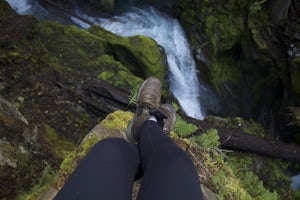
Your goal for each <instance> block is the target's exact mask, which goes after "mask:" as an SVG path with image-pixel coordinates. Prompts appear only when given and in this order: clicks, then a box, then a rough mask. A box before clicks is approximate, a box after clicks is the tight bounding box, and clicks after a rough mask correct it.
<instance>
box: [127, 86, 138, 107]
mask: <svg viewBox="0 0 300 200" xmlns="http://www.w3.org/2000/svg"><path fill="white" fill-rule="evenodd" d="M139 88H140V85H136V86H135V87H133V88H131V90H130V95H129V96H128V99H129V105H131V104H134V105H135V104H136V102H137V95H138V91H139Z"/></svg>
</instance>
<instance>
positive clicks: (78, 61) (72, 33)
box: [38, 21, 107, 68]
mask: <svg viewBox="0 0 300 200" xmlns="http://www.w3.org/2000/svg"><path fill="white" fill-rule="evenodd" d="M38 36H39V39H40V41H41V43H42V44H43V45H44V48H45V50H46V51H47V52H48V53H49V54H50V55H51V56H53V57H56V58H57V59H59V62H60V64H63V65H67V66H68V67H71V68H78V67H80V66H82V65H84V64H85V63H87V62H89V61H90V60H92V59H95V58H97V57H99V56H101V55H102V54H104V53H105V51H106V45H107V43H106V41H104V40H102V39H101V38H99V37H97V36H95V35H93V34H91V33H90V32H88V31H85V30H81V29H79V28H77V27H75V26H70V27H66V26H62V25H60V24H58V23H56V22H48V21H47V22H41V23H39V24H38Z"/></svg>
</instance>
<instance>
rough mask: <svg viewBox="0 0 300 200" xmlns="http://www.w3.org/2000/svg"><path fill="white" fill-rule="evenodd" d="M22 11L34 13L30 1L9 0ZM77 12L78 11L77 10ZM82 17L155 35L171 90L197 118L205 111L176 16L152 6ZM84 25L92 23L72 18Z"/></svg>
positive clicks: (119, 30)
mask: <svg viewBox="0 0 300 200" xmlns="http://www.w3.org/2000/svg"><path fill="white" fill-rule="evenodd" d="M8 2H9V3H10V4H11V5H13V7H14V8H15V9H16V10H17V11H18V12H19V11H20V12H19V13H20V14H28V13H29V14H34V10H32V9H30V8H31V5H29V4H28V1H17V0H8ZM77 14H78V13H77ZM80 15H81V16H82V17H86V18H87V19H89V20H91V21H93V22H94V23H98V24H99V25H100V26H102V27H103V28H105V29H107V30H109V31H111V32H113V33H115V34H117V35H120V36H126V37H129V36H135V35H145V36H148V37H151V38H153V39H154V40H155V41H156V42H157V43H158V44H159V45H160V46H162V47H163V48H164V49H165V52H166V55H167V61H168V66H169V72H170V76H169V77H170V89H171V91H172V92H173V93H174V95H175V97H176V98H177V99H178V101H179V103H180V105H181V107H182V108H183V110H184V111H185V113H186V114H187V115H188V116H190V117H194V118H196V119H203V118H204V117H205V114H204V112H203V110H202V109H201V105H200V96H199V95H200V89H199V81H198V79H197V75H196V69H195V61H194V59H193V57H192V55H191V52H190V49H189V43H188V41H187V39H186V37H185V33H184V31H183V29H182V27H181V26H180V24H179V22H178V21H177V20H176V19H173V18H171V17H169V16H167V15H164V14H163V13H161V12H159V11H157V10H156V9H154V8H152V7H147V8H143V9H141V8H136V7H133V8H130V10H128V11H127V12H124V13H123V14H122V15H120V16H115V17H112V18H110V19H107V18H105V19H104V18H91V17H88V16H86V15H85V14H82V13H81V14H80ZM71 19H72V20H73V21H74V22H75V23H77V24H78V25H80V26H81V27H82V28H88V27H89V25H87V24H85V23H84V22H81V21H80V20H78V19H76V18H74V17H71Z"/></svg>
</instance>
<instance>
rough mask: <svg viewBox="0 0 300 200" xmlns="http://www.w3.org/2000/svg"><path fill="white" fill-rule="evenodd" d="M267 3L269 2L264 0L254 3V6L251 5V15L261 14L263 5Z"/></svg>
mask: <svg viewBox="0 0 300 200" xmlns="http://www.w3.org/2000/svg"><path fill="white" fill-rule="evenodd" d="M267 1H268V0H262V1H259V2H254V3H253V4H251V5H250V7H249V12H250V14H256V13H257V12H261V10H262V4H263V3H265V2H267Z"/></svg>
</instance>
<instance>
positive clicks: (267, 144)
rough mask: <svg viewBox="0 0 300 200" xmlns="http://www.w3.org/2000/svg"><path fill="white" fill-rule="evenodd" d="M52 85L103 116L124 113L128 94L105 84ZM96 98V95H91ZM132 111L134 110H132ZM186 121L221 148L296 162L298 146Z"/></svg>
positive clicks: (99, 81) (298, 160)
mask: <svg viewBox="0 0 300 200" xmlns="http://www.w3.org/2000/svg"><path fill="white" fill-rule="evenodd" d="M56 84H57V85H58V86H59V87H61V88H63V89H65V90H67V91H68V92H69V93H72V94H73V96H75V97H77V98H78V99H80V100H81V101H82V102H83V103H85V104H86V105H87V106H89V107H91V109H92V110H97V111H98V112H100V115H101V116H103V117H105V116H106V115H107V114H109V113H111V112H114V111H116V110H128V105H129V101H128V94H129V91H127V92H126V91H124V90H122V89H120V88H118V87H115V86H113V85H111V84H109V83H107V82H105V81H102V80H96V79H93V80H91V81H90V82H89V83H88V84H87V88H86V89H85V90H75V91H74V90H71V89H70V88H68V87H67V86H65V85H63V84H61V83H58V82H56ZM94 95H96V96H94ZM132 110H134V108H132ZM184 118H185V119H186V120H187V121H188V122H190V123H193V124H195V125H196V126H198V127H200V129H199V130H198V131H196V133H195V134H202V133H203V132H204V131H206V130H208V129H210V128H215V129H217V130H218V134H219V137H220V142H221V147H222V148H225V149H233V150H239V151H247V152H251V153H255V154H260V155H266V156H271V157H274V158H280V159H284V160H288V161H292V162H297V163H300V147H299V146H294V145H291V144H287V143H284V142H280V141H272V140H267V139H263V138H260V137H256V136H254V135H249V134H246V133H244V132H243V130H242V129H240V128H224V127H222V126H218V125H216V124H214V123H211V122H209V121H208V120H203V121H200V120H195V119H193V118H189V117H184Z"/></svg>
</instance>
